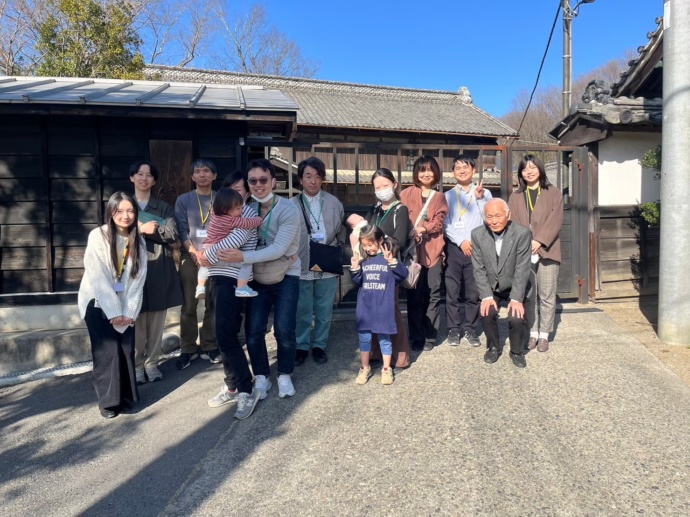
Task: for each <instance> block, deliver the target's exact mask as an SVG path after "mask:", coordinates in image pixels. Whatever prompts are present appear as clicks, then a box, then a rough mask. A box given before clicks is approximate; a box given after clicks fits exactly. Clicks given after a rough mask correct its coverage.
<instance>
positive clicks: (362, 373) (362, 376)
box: [355, 366, 371, 384]
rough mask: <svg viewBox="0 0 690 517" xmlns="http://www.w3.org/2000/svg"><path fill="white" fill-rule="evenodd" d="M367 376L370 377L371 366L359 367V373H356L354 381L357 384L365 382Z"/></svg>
mask: <svg viewBox="0 0 690 517" xmlns="http://www.w3.org/2000/svg"><path fill="white" fill-rule="evenodd" d="M369 377H371V366H367V367H366V368H364V367H362V368H360V369H359V375H357V378H356V379H355V382H356V383H357V384H366V383H367V381H368V380H369Z"/></svg>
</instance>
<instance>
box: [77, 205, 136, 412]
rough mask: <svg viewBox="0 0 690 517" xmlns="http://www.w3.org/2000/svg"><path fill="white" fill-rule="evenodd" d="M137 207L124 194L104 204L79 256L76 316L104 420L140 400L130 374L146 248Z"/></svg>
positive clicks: (132, 366) (132, 368) (134, 378)
mask: <svg viewBox="0 0 690 517" xmlns="http://www.w3.org/2000/svg"><path fill="white" fill-rule="evenodd" d="M137 216H138V206H137V203H136V201H135V200H134V199H133V198H132V197H131V196H129V195H127V194H125V193H124V192H116V193H115V194H113V195H112V196H111V197H110V199H109V200H108V206H107V208H106V217H105V220H106V224H104V225H103V226H101V227H100V228H96V229H95V230H92V231H91V233H90V234H89V241H88V244H87V246H86V252H85V253H84V277H83V278H82V281H81V285H80V286H79V312H80V314H81V316H82V318H84V320H85V322H86V327H87V328H88V330H89V337H90V339H91V353H92V355H93V382H94V387H95V388H96V395H97V397H98V407H99V409H100V412H101V415H102V416H103V417H104V418H113V417H116V416H117V415H118V413H120V412H122V411H126V410H128V409H130V408H131V404H132V403H134V402H136V401H137V400H139V395H138V393H137V384H136V377H135V374H134V321H135V320H136V318H137V316H138V315H139V311H140V310H141V300H142V292H143V288H144V281H145V280H146V248H145V247H144V243H143V240H142V238H141V235H140V233H139V228H138V226H137Z"/></svg>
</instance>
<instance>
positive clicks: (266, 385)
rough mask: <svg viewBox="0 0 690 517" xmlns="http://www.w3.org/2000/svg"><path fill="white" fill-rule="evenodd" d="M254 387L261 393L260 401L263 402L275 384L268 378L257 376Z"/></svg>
mask: <svg viewBox="0 0 690 517" xmlns="http://www.w3.org/2000/svg"><path fill="white" fill-rule="evenodd" d="M254 387H255V388H256V389H257V390H258V391H259V392H260V393H261V396H260V398H259V400H263V399H265V398H266V396H267V395H268V391H269V390H270V389H271V388H272V387H273V383H272V382H271V379H268V378H266V376H264V375H257V376H256V378H255V379H254Z"/></svg>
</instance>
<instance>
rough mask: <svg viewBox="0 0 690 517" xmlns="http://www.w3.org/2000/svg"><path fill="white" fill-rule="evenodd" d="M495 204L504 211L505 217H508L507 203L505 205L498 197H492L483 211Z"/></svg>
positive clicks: (508, 208)
mask: <svg viewBox="0 0 690 517" xmlns="http://www.w3.org/2000/svg"><path fill="white" fill-rule="evenodd" d="M493 202H496V203H499V204H500V205H501V206H502V207H503V209H504V210H505V211H506V216H508V215H510V207H508V203H506V201H505V199H503V198H500V197H493V198H491V199H490V200H489V202H488V203H487V204H486V207H485V210H486V209H488V208H489V204H491V203H493Z"/></svg>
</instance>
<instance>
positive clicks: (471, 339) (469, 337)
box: [460, 330, 481, 347]
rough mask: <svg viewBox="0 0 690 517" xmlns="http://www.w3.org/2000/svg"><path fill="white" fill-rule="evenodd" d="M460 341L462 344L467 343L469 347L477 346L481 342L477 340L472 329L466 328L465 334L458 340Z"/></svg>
mask: <svg viewBox="0 0 690 517" xmlns="http://www.w3.org/2000/svg"><path fill="white" fill-rule="evenodd" d="M460 343H461V344H462V345H467V346H471V347H477V346H479V345H480V344H481V343H480V342H479V338H478V337H477V335H476V334H475V333H474V330H466V331H465V335H464V336H462V340H460Z"/></svg>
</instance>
